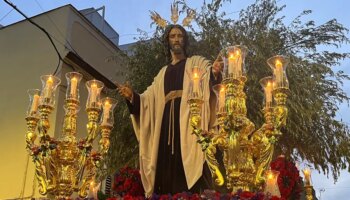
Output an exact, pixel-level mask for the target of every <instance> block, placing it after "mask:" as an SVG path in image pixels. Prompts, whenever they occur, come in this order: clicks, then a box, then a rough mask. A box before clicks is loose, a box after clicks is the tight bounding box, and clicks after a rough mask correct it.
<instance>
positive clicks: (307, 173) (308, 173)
mask: <svg viewBox="0 0 350 200" xmlns="http://www.w3.org/2000/svg"><path fill="white" fill-rule="evenodd" d="M303 173H304V177H305V185H307V186H309V185H311V181H310V180H311V171H310V169H308V168H306V169H304V170H303Z"/></svg>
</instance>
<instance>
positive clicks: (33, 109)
mask: <svg viewBox="0 0 350 200" xmlns="http://www.w3.org/2000/svg"><path fill="white" fill-rule="evenodd" d="M39 98H40V96H39V95H37V94H34V96H33V102H32V106H31V107H30V113H36V111H37V110H38V106H39Z"/></svg>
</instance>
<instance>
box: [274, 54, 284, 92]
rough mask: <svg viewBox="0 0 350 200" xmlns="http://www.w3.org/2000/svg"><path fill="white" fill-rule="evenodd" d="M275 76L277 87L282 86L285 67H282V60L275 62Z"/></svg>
mask: <svg viewBox="0 0 350 200" xmlns="http://www.w3.org/2000/svg"><path fill="white" fill-rule="evenodd" d="M275 67H276V69H275V76H276V82H277V83H276V84H277V87H281V86H282V80H283V68H282V62H281V61H280V60H276V63H275Z"/></svg>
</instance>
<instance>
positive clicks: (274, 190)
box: [265, 170, 281, 197]
mask: <svg viewBox="0 0 350 200" xmlns="http://www.w3.org/2000/svg"><path fill="white" fill-rule="evenodd" d="M278 175H279V172H277V171H274V170H267V174H266V185H265V194H270V195H271V196H277V197H281V193H280V191H279V188H278V183H277V178H278Z"/></svg>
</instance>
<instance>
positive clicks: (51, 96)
mask: <svg viewBox="0 0 350 200" xmlns="http://www.w3.org/2000/svg"><path fill="white" fill-rule="evenodd" d="M40 79H41V83H42V88H43V89H42V90H41V94H40V105H46V106H51V107H54V105H55V94H56V89H57V86H58V85H59V84H60V83H61V80H60V79H59V78H58V77H56V76H52V75H43V76H41V77H40Z"/></svg>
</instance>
